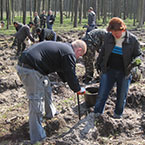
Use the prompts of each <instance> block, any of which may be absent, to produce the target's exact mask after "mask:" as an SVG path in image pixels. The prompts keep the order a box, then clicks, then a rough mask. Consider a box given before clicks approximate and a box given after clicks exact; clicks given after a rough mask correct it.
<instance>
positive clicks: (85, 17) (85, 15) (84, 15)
mask: <svg viewBox="0 0 145 145" xmlns="http://www.w3.org/2000/svg"><path fill="white" fill-rule="evenodd" d="M83 1H84V2H83V18H84V19H87V13H86V12H87V5H86V2H87V1H86V0H83Z"/></svg>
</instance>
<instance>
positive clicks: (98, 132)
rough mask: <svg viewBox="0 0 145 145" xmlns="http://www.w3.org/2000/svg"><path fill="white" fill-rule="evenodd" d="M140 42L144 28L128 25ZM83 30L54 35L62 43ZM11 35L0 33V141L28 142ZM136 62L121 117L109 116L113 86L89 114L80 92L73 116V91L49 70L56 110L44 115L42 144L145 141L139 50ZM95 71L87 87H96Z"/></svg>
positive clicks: (80, 69) (0, 144)
mask: <svg viewBox="0 0 145 145" xmlns="http://www.w3.org/2000/svg"><path fill="white" fill-rule="evenodd" d="M132 32H133V33H134V34H135V35H137V36H138V37H139V39H140V40H141V41H142V42H145V37H144V36H145V31H144V30H132ZM83 33H84V32H83V31H79V32H78V31H70V32H68V33H64V34H59V36H60V37H61V40H62V41H64V42H72V41H73V40H75V39H78V38H80V37H81V36H82V35H83ZM12 41H13V38H12V36H5V35H0V108H1V109H0V145H27V144H30V142H29V126H28V99H27V98H26V97H25V96H26V93H25V90H24V88H23V84H22V83H21V81H20V80H19V78H18V76H17V73H16V65H17V59H18V58H17V57H16V55H15V54H16V49H11V48H10V46H11V45H12ZM142 60H143V64H142V66H141V67H140V70H141V71H142V79H141V80H140V81H139V82H134V83H132V84H131V86H130V90H129V93H128V98H127V104H126V107H125V110H124V116H123V118H121V119H114V118H113V111H114V106H115V100H116V97H115V89H113V90H112V92H111V93H110V97H109V99H108V101H107V104H106V107H105V112H104V114H103V115H102V116H100V117H98V118H97V119H95V118H94V114H93V107H90V108H88V107H86V104H85V101H84V96H80V109H81V120H80V121H79V118H78V105H77V99H76V94H74V93H73V92H72V91H71V90H70V88H69V87H68V85H67V84H64V83H62V82H61V81H60V79H59V78H58V76H57V75H56V74H55V73H53V74H50V76H51V77H50V78H51V81H52V88H53V95H54V96H53V98H54V104H55V106H56V107H57V110H58V111H59V112H60V113H59V114H58V115H57V116H56V117H54V118H53V119H51V120H46V119H44V121H43V126H44V128H45V130H46V132H47V139H46V140H45V141H43V142H42V143H38V144H43V145H145V51H144V52H143V55H142ZM76 70H77V76H78V78H79V80H80V84H81V85H83V86H85V87H87V86H86V85H85V84H83V83H82V76H83V75H84V65H83V60H82V59H80V60H79V61H78V63H77V68H76ZM97 77H98V76H97V74H96V76H94V78H95V79H94V80H93V81H92V83H90V84H89V85H88V86H95V87H98V85H99V83H98V81H97V79H96V78H97Z"/></svg>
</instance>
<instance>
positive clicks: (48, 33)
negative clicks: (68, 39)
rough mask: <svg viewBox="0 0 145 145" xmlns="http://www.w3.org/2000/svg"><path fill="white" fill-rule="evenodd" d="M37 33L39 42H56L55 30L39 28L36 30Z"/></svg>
mask: <svg viewBox="0 0 145 145" xmlns="http://www.w3.org/2000/svg"><path fill="white" fill-rule="evenodd" d="M36 33H37V35H38V37H39V42H41V41H44V40H47V41H48V40H52V41H56V33H55V32H54V31H53V30H50V29H47V28H44V29H41V28H37V29H36Z"/></svg>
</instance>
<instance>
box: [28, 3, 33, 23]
mask: <svg viewBox="0 0 145 145" xmlns="http://www.w3.org/2000/svg"><path fill="white" fill-rule="evenodd" d="M29 2H30V21H31V22H32V0H30V1H29Z"/></svg>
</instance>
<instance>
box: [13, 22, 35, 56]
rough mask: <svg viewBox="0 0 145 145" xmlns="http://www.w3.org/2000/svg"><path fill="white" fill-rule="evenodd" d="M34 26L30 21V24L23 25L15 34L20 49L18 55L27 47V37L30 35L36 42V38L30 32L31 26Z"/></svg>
mask: <svg viewBox="0 0 145 145" xmlns="http://www.w3.org/2000/svg"><path fill="white" fill-rule="evenodd" d="M32 26H33V23H32V22H30V23H29V24H28V25H24V26H22V27H21V28H20V29H19V31H18V32H17V33H16V34H14V36H15V38H16V39H17V41H18V45H17V46H18V50H17V55H19V53H21V52H22V51H23V50H24V49H25V48H26V44H25V42H24V41H25V39H26V38H27V37H28V38H29V39H30V40H31V41H32V42H35V40H34V38H33V37H32V35H31V33H30V28H31V27H32Z"/></svg>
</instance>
